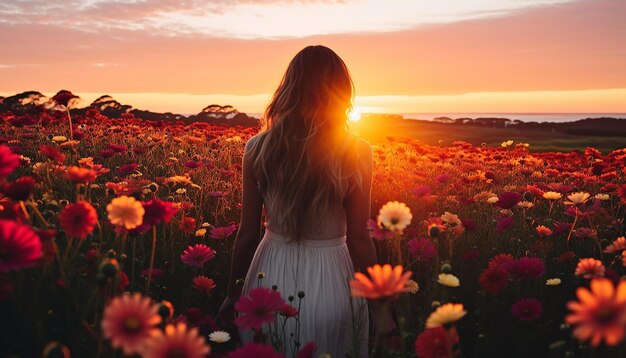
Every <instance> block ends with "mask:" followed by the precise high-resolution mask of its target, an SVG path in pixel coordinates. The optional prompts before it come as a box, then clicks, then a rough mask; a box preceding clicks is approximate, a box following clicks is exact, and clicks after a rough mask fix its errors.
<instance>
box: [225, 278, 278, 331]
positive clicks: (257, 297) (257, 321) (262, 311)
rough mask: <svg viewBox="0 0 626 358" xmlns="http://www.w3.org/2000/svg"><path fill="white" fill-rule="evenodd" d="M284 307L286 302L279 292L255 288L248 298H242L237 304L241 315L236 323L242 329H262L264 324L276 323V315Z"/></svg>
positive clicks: (236, 307)
mask: <svg viewBox="0 0 626 358" xmlns="http://www.w3.org/2000/svg"><path fill="white" fill-rule="evenodd" d="M284 305H285V300H284V299H283V298H282V297H281V295H280V293H279V292H278V291H274V290H271V289H269V288H266V287H258V288H253V289H251V290H250V293H249V295H248V296H247V297H245V296H244V297H241V298H240V299H239V301H237V303H235V309H236V310H237V311H239V313H240V315H239V317H237V319H236V320H235V323H236V324H237V326H238V327H239V328H241V329H251V328H253V329H260V328H261V326H263V324H265V323H271V322H274V320H275V319H276V317H275V316H274V314H275V313H276V312H278V311H280V309H281V308H283V306H284Z"/></svg>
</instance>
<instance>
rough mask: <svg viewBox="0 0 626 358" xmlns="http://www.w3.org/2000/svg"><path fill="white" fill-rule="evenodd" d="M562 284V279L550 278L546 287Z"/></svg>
mask: <svg viewBox="0 0 626 358" xmlns="http://www.w3.org/2000/svg"><path fill="white" fill-rule="evenodd" d="M560 284H561V279H560V278H558V277H557V278H549V279H547V280H546V286H558V285H560Z"/></svg>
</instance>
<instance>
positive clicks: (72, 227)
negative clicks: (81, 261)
mask: <svg viewBox="0 0 626 358" xmlns="http://www.w3.org/2000/svg"><path fill="white" fill-rule="evenodd" d="M59 223H60V224H61V227H62V228H63V230H64V231H65V233H66V234H67V235H68V236H71V237H77V238H79V239H84V238H86V237H87V236H88V235H89V234H91V233H92V232H93V229H94V228H95V227H96V224H97V223H98V213H97V212H96V209H94V207H93V206H92V205H91V204H89V203H88V202H86V201H79V202H77V203H73V204H69V205H67V206H66V207H64V208H63V210H61V214H59Z"/></svg>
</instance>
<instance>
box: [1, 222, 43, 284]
mask: <svg viewBox="0 0 626 358" xmlns="http://www.w3.org/2000/svg"><path fill="white" fill-rule="evenodd" d="M42 257H43V247H42V244H41V240H40V239H39V236H37V234H36V233H35V232H34V231H33V229H32V228H31V227H30V226H27V225H22V224H18V223H16V222H15V221H10V220H0V272H6V271H11V270H19V269H23V268H26V267H32V266H35V265H37V263H38V262H39V260H40V259H41V258H42Z"/></svg>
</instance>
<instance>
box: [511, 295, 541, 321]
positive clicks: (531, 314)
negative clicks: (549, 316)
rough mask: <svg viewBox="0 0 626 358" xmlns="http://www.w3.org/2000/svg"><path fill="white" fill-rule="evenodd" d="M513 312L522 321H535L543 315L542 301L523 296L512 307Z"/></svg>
mask: <svg viewBox="0 0 626 358" xmlns="http://www.w3.org/2000/svg"><path fill="white" fill-rule="evenodd" d="M511 313H512V314H513V316H515V317H516V318H517V319H519V320H522V321H534V320H536V319H537V318H539V317H541V302H539V301H538V300H536V299H534V298H522V299H520V300H518V301H517V302H515V303H514V304H513V306H512V307H511Z"/></svg>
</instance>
